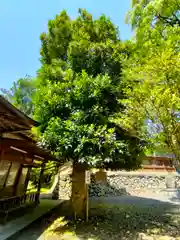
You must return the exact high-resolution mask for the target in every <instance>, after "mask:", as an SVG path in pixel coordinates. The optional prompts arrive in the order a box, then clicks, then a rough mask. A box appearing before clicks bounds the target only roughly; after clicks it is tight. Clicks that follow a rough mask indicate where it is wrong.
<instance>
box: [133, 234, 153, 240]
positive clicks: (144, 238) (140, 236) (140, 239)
mask: <svg viewBox="0 0 180 240" xmlns="http://www.w3.org/2000/svg"><path fill="white" fill-rule="evenodd" d="M137 240H154V238H153V237H151V236H147V235H146V234H144V233H139V234H138V238H137Z"/></svg>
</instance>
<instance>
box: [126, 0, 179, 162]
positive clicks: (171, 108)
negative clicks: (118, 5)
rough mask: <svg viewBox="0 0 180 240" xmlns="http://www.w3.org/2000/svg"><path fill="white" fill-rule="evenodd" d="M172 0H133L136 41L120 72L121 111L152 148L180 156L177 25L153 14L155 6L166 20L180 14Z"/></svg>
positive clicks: (132, 14) (132, 12)
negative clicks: (122, 87) (123, 95)
mask: <svg viewBox="0 0 180 240" xmlns="http://www.w3.org/2000/svg"><path fill="white" fill-rule="evenodd" d="M143 3H144V5H143ZM163 3H164V4H163ZM171 3H172V4H171V6H170V5H169V4H170V1H155V0H154V1H148V2H147V1H146V3H145V2H144V1H141V2H140V1H136V2H135V1H134V8H133V9H132V11H131V17H132V19H131V23H132V26H133V27H134V28H135V33H136V35H135V36H136V42H135V48H134V49H135V50H134V54H132V55H131V59H130V60H129V61H128V63H127V67H126V69H125V71H124V73H123V74H124V81H125V85H126V86H127V88H126V93H127V95H129V98H128V99H127V100H126V101H124V104H125V105H126V107H127V106H128V107H127V109H128V110H127V109H126V112H124V116H125V117H124V123H123V124H125V126H126V127H129V129H131V128H133V129H134V130H135V131H136V132H139V134H140V136H141V137H143V138H144V139H146V140H147V141H149V142H150V144H151V146H152V147H153V148H154V147H155V148H156V147H157V146H158V147H159V148H163V149H166V150H168V152H170V153H172V154H173V155H175V156H176V159H178V160H180V156H179V155H180V151H179V150H180V142H179V116H180V115H179V113H180V112H179V110H180V109H179V81H180V75H179V67H178V66H179V40H180V39H179V36H180V35H179V33H180V27H179V24H177V23H176V24H170V23H169V24H168V23H167V21H164V22H163V21H162V18H159V19H157V18H156V17H157V14H156V13H157V12H158V11H159V12H160V13H161V16H166V17H167V18H169V19H172V17H174V18H176V17H177V18H178V10H177V4H178V1H171ZM140 7H142V12H140ZM138 9H139V12H138ZM154 9H156V11H155V10H154ZM150 10H151V11H150ZM160 22H161V24H160ZM152 24H153V28H152V27H151V26H152Z"/></svg>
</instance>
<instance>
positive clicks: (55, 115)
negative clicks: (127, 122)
mask: <svg viewBox="0 0 180 240" xmlns="http://www.w3.org/2000/svg"><path fill="white" fill-rule="evenodd" d="M41 42H42V47H41V62H42V66H41V68H40V70H39V72H38V85H37V91H36V98H35V117H36V120H37V121H39V122H40V127H39V134H40V141H41V143H42V145H43V146H45V147H48V148H49V149H51V151H53V152H54V153H55V154H56V155H57V156H63V157H64V158H65V159H67V160H69V159H73V161H76V162H83V163H86V164H87V165H88V166H90V167H94V166H96V167H97V166H98V167H105V168H108V167H109V168H122V169H123V168H124V169H134V168H138V167H139V166H140V163H141V160H140V158H139V155H140V153H141V150H142V148H141V146H140V141H139V139H137V138H136V137H135V136H132V134H130V133H129V132H128V131H126V130H124V129H122V128H121V126H120V125H119V113H120V112H122V111H124V110H125V109H124V108H125V107H124V106H123V105H122V103H121V99H124V98H126V95H125V93H124V91H123V84H122V81H121V75H122V65H123V62H124V61H125V59H126V58H128V57H129V55H130V49H131V44H128V43H127V44H124V43H122V42H121V41H120V38H119V31H118V29H117V28H116V27H115V26H114V25H113V23H112V22H111V21H110V19H108V18H106V17H105V16H104V15H102V16H101V17H100V18H98V19H96V20H94V19H93V17H92V16H91V15H90V14H89V13H87V12H86V11H85V10H82V9H80V10H79V16H78V17H77V19H75V20H71V19H70V17H69V16H68V15H67V13H66V12H65V11H63V12H61V13H60V15H57V16H56V18H55V19H54V20H50V21H49V22H48V32H47V33H43V34H41Z"/></svg>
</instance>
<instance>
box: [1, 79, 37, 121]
mask: <svg viewBox="0 0 180 240" xmlns="http://www.w3.org/2000/svg"><path fill="white" fill-rule="evenodd" d="M35 90H36V86H35V79H32V78H31V77H30V76H26V77H24V78H20V79H19V80H17V82H14V83H13V86H12V87H11V88H10V89H9V90H6V89H1V92H2V94H3V95H4V97H5V98H7V99H8V100H9V101H10V102H11V103H12V104H13V105H14V106H15V107H17V108H18V109H19V110H21V111H22V112H23V113H25V114H26V115H28V116H30V117H32V116H33V113H34V105H33V101H32V98H33V96H34V94H35Z"/></svg>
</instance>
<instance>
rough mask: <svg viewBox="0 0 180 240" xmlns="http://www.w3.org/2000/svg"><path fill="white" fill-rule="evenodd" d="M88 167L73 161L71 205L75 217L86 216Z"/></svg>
mask: <svg viewBox="0 0 180 240" xmlns="http://www.w3.org/2000/svg"><path fill="white" fill-rule="evenodd" d="M85 172H86V167H85V165H84V164H80V163H73V172H72V193H71V205H72V210H73V214H74V217H75V219H76V218H82V219H85V217H86V205H87V197H88V195H87V186H86V182H85V177H86V174H85Z"/></svg>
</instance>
